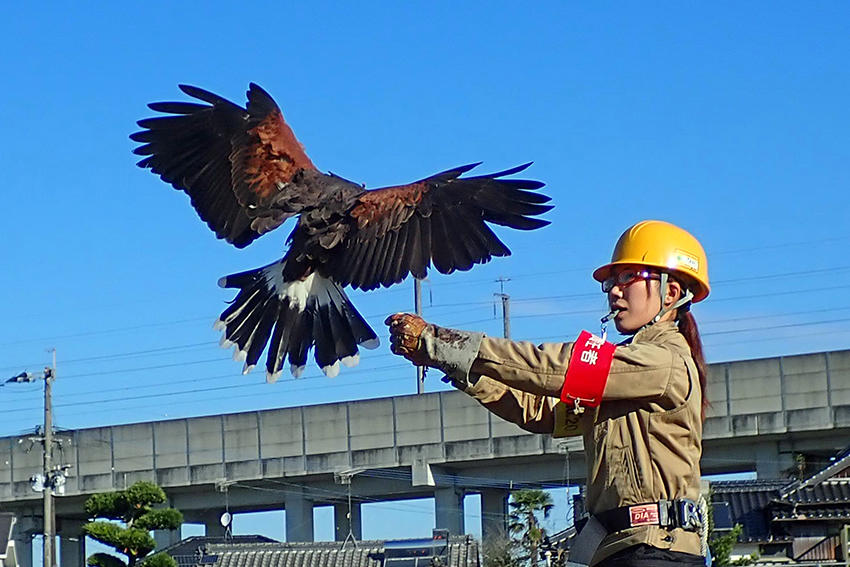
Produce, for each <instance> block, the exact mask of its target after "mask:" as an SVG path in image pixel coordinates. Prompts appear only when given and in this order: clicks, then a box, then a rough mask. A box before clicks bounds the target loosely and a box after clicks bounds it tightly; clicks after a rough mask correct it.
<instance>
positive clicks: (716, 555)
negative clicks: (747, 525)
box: [708, 493, 758, 567]
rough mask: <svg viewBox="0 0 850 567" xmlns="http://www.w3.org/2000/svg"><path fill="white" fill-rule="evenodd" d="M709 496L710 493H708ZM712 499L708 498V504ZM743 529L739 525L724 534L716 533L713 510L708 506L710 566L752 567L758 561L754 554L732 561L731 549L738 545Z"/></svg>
mask: <svg viewBox="0 0 850 567" xmlns="http://www.w3.org/2000/svg"><path fill="white" fill-rule="evenodd" d="M709 494H710V493H709ZM711 500H712V498H711V496H709V502H711ZM742 531H743V527H742V526H741V524H735V526H734V527H733V528H732V529H731V530H729V531H728V532H726V533H718V532H715V531H714V508H713V506H711V504H709V505H708V549H709V551H711V559H712V565H714V566H715V567H724V566H726V565H752V564H753V563H755V562H756V560H757V559H758V555H756V554H754V555H752V556H750V557H742V558H740V559H736V560H735V561H732V560H731V559H730V557H731V555H732V549H733V548H734V547H735V544H736V543H738V537H740V535H741V532H742Z"/></svg>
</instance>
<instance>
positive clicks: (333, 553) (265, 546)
mask: <svg viewBox="0 0 850 567" xmlns="http://www.w3.org/2000/svg"><path fill="white" fill-rule="evenodd" d="M404 541H405V540H396V541H393V542H392V543H393V545H392V548H393V549H399V548H403V547H404V546H403V543H404ZM410 541H414V540H410ZM415 541H417V542H418V541H419V540H415ZM423 541H424V540H423ZM428 541H429V543H430V542H431V541H432V540H428ZM388 543H390V542H384V541H359V542H357V543H356V546H355V544H353V543H346V544H345V545H343V544H342V543H341V542H292V543H215V544H210V545H207V546H206V549H205V551H206V553H205V555H204V556H203V558H201V559H199V561H198V562H197V563H196V564H198V565H205V566H209V567H381V565H382V559H383V557H384V554H385V552H386V551H387V549H388V548H389V547H390V546H388V545H387V544H388ZM448 559H449V562H448V566H447V567H478V566H479V559H478V543H477V542H476V541H475V540H474V539H472V538H469V537H466V536H452V537H451V538H449V544H448ZM411 564H413V563H411ZM419 564H421V565H425V563H423V561H422V560H421V559H420V561H419Z"/></svg>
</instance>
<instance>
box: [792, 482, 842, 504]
mask: <svg viewBox="0 0 850 567" xmlns="http://www.w3.org/2000/svg"><path fill="white" fill-rule="evenodd" d="M783 500H787V501H789V502H794V503H804V504H819V503H821V502H830V503H834V502H844V503H847V504H850V478H837V479H830V480H824V481H821V482H820V483H818V484H815V485H801V486H799V487H796V488H794V489H793V490H791V491H788V492H786V493H785V494H784V495H783Z"/></svg>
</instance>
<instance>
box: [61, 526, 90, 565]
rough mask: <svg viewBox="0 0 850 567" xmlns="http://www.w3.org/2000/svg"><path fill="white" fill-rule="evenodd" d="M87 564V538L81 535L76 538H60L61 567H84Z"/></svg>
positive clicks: (62, 536) (63, 536)
mask: <svg viewBox="0 0 850 567" xmlns="http://www.w3.org/2000/svg"><path fill="white" fill-rule="evenodd" d="M85 564H86V537H85V536H84V535H82V534H79V535H77V536H74V537H66V536H65V535H60V537H59V565H61V566H62V567H83V566H84V565H85Z"/></svg>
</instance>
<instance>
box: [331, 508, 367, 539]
mask: <svg viewBox="0 0 850 567" xmlns="http://www.w3.org/2000/svg"><path fill="white" fill-rule="evenodd" d="M349 530H350V531H351V533H352V534H353V535H354V539H356V540H358V541H359V540H360V539H362V537H363V526H362V524H361V522H360V502H354V501H352V502H351V518H349V517H348V502H339V503H337V504H334V539H335V540H336V541H343V540H345V538H347V537H348V532H349Z"/></svg>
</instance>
